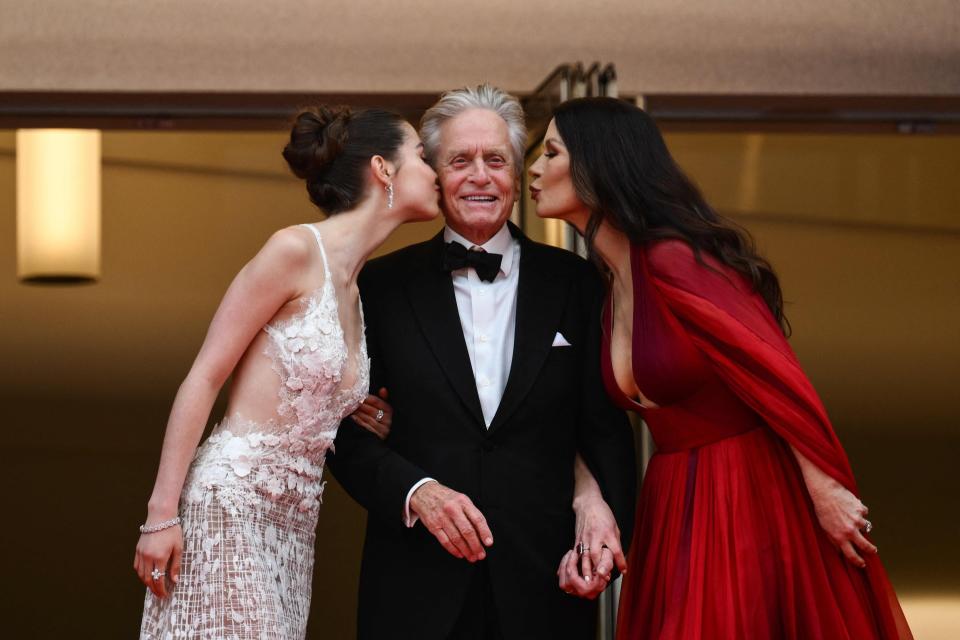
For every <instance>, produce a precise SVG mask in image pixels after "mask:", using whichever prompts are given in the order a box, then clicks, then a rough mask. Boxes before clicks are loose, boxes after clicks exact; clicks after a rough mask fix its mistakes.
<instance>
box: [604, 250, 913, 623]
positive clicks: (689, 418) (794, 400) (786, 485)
mask: <svg viewBox="0 0 960 640" xmlns="http://www.w3.org/2000/svg"><path fill="white" fill-rule="evenodd" d="M631 259H632V266H633V286H634V292H635V293H634V319H633V332H634V333H633V374H634V377H635V380H636V384H637V387H638V388H639V389H640V391H641V392H642V393H643V394H644V396H646V397H647V398H648V399H649V400H650V401H652V402H654V403H656V404H657V405H658V408H655V409H642V408H641V407H640V406H639V405H638V404H637V403H636V402H634V401H633V400H631V399H629V398H627V397H626V396H625V395H624V394H623V392H622V391H621V390H620V388H619V387H618V385H617V383H616V381H615V379H614V376H613V368H612V365H611V362H610V343H609V336H610V330H611V322H612V314H611V310H610V305H609V301H608V304H607V307H606V309H605V311H604V338H605V341H604V345H605V348H604V351H603V352H604V356H603V374H604V382H605V384H606V386H607V389H608V391H609V393H610V394H611V396H612V397H613V398H614V399H615V401H616V402H617V403H618V404H619V405H621V406H623V407H624V408H627V409H630V410H634V411H639V412H640V413H641V415H642V416H643V418H644V420H645V421H646V423H647V425H648V426H649V427H650V431H651V433H652V435H653V439H654V441H655V442H656V445H657V453H656V455H654V456H653V459H652V460H651V461H650V465H649V467H648V469H647V473H646V476H645V478H644V482H643V490H642V492H641V496H640V501H639V506H638V509H637V526H636V530H635V533H634V538H633V541H632V543H631V546H630V553H629V571H628V574H627V575H626V576H625V578H624V582H623V591H622V593H621V599H620V613H619V620H618V625H617V638H618V640H679V639H683V640H700V639H703V640H726V639H730V640H734V639H736V640H741V639H750V640H763V639H770V638H778V639H779V638H796V639H798V640H801V639H802V640H812V639H815V638H822V639H825V640H843V639H847V638H849V639H851V640H868V639H871V638H884V639H886V638H898V639H902V638H912V635H911V633H910V629H909V628H908V626H907V623H906V620H905V619H904V617H903V612H902V611H901V609H900V605H899V603H898V602H897V598H896V595H895V594H894V592H893V588H892V586H891V585H890V582H889V580H888V578H887V575H886V572H885V571H884V569H883V566H882V565H881V564H880V560H879V558H878V557H877V556H875V555H865V556H863V557H864V559H865V560H866V562H867V568H866V569H858V568H856V567H854V566H852V565H850V564H849V563H848V562H847V561H846V560H845V559H844V558H843V556H842V554H841V553H840V552H839V551H838V550H837V549H836V548H835V547H834V546H833V545H832V544H831V543H830V541H829V540H828V538H827V536H826V534H825V533H824V531H823V530H822V529H821V528H820V525H819V523H818V521H817V518H816V515H815V514H814V511H813V505H812V503H811V501H810V498H809V495H808V494H807V491H806V487H805V485H804V483H803V478H802V476H801V474H800V468H799V466H798V464H797V461H796V458H795V457H794V455H793V453H792V452H791V450H790V446H789V445H793V446H794V447H796V449H797V450H798V451H800V452H801V453H802V454H803V455H804V456H806V457H807V458H808V459H809V460H810V461H812V462H813V463H815V464H816V465H817V466H819V468H820V469H822V470H823V471H825V472H826V473H828V474H829V475H830V476H832V477H834V478H836V479H837V481H839V482H840V483H841V484H842V485H843V486H845V487H847V488H848V489H849V490H850V491H852V492H853V493H857V488H856V483H855V482H854V479H853V473H852V471H851V469H850V464H849V462H848V461H847V457H846V455H845V453H844V451H843V448H842V447H841V446H840V442H839V441H838V440H837V437H836V435H835V434H834V432H833V428H832V427H831V426H830V422H829V420H828V419H827V416H826V413H825V411H824V408H823V405H822V404H821V403H820V400H819V398H818V397H817V395H816V392H815V391H814V390H813V387H812V386H811V385H810V382H809V381H808V380H807V378H806V376H804V374H803V372H802V371H801V369H800V366H799V364H798V362H797V359H796V357H795V356H794V354H793V351H792V350H791V349H790V347H789V346H788V344H787V341H786V339H785V338H784V336H783V334H782V333H781V331H780V328H779V327H778V325H777V323H776V321H775V320H774V318H773V315H772V314H771V313H770V311H769V309H768V308H767V306H766V304H765V303H764V302H763V299H762V298H761V297H760V296H758V295H757V294H756V293H754V292H753V290H752V287H750V286H749V284H748V283H747V281H746V280H744V279H743V278H742V277H741V276H740V275H739V274H738V273H737V272H735V271H733V270H732V269H729V268H728V267H726V266H724V265H722V264H721V263H719V262H718V261H716V260H714V259H713V258H712V257H710V256H707V255H703V260H704V261H705V262H706V263H707V264H709V265H710V266H711V267H713V269H716V271H713V270H711V269H710V268H707V267H704V266H702V265H701V264H699V263H698V262H696V260H695V258H694V256H693V252H692V250H691V249H690V248H689V246H688V245H687V244H685V243H683V242H681V241H672V240H671V241H661V242H658V243H656V244H654V245H652V246H651V247H650V248H649V249H643V248H639V247H634V248H633V249H632V252H631Z"/></svg>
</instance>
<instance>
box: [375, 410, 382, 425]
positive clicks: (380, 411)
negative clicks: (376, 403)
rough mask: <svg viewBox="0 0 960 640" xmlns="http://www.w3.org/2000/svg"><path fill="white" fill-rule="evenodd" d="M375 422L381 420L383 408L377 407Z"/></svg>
mask: <svg viewBox="0 0 960 640" xmlns="http://www.w3.org/2000/svg"><path fill="white" fill-rule="evenodd" d="M375 420H376V421H377V422H380V421H381V420H383V409H377V417H376V418H375Z"/></svg>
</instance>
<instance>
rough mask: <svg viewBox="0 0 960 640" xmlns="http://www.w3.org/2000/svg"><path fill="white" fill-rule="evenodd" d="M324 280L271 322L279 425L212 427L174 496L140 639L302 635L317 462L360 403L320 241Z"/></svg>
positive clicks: (362, 393)
mask: <svg viewBox="0 0 960 640" xmlns="http://www.w3.org/2000/svg"><path fill="white" fill-rule="evenodd" d="M304 226H305V227H307V228H309V229H310V230H311V231H312V232H313V234H314V236H315V237H316V240H317V246H318V248H319V251H320V255H321V257H322V260H323V267H324V271H325V276H324V282H323V285H322V286H321V287H320V288H319V289H317V290H316V291H314V292H312V293H311V294H310V295H308V296H306V297H305V298H304V300H303V303H302V304H303V308H302V309H301V311H300V312H299V313H297V314H294V315H293V316H292V317H290V318H289V319H287V320H285V321H282V322H277V323H274V324H268V325H267V326H265V327H264V329H263V330H264V331H265V332H266V333H267V335H268V337H269V340H268V347H267V350H266V355H267V356H268V357H269V358H270V359H271V362H272V366H273V369H274V370H275V371H276V372H277V374H278V377H279V393H278V403H277V416H278V419H277V420H271V421H269V422H254V421H250V420H245V419H244V418H242V417H241V416H239V415H232V416H228V417H227V418H225V419H224V420H223V421H222V422H221V423H220V424H219V425H217V426H216V427H215V428H214V430H213V433H212V434H211V435H210V437H209V438H208V439H207V440H206V442H204V443H203V444H202V445H201V446H200V447H199V449H198V450H197V454H196V456H195V458H194V461H193V463H192V465H191V467H190V472H189V474H188V476H187V479H186V482H185V484H184V489H183V493H182V495H181V500H180V515H181V517H182V518H183V525H182V526H183V533H184V552H183V560H182V569H181V577H180V580H179V582H178V584H177V585H176V586H175V587H174V589H173V590H172V592H171V593H170V595H169V596H168V597H167V598H166V599H163V600H161V599H159V598H156V597H155V596H153V595H152V593H151V592H150V591H149V590H148V591H147V595H146V600H145V604H144V616H143V622H142V624H141V638H151V639H153V638H158V639H161V638H162V639H163V640H166V639H167V638H170V639H175V638H230V639H232V638H236V639H238V640H240V639H246V638H256V639H257V640H261V639H262V640H268V639H269V640H274V639H281V638H282V639H288V638H303V637H304V635H305V633H306V622H307V614H308V612H309V609H310V590H311V579H312V575H313V554H314V536H315V529H316V524H317V517H318V514H319V506H320V500H321V497H322V493H323V482H322V475H323V465H324V461H325V457H326V452H327V450H328V449H330V448H331V447H332V446H333V440H334V438H335V437H336V435H337V428H338V427H339V425H340V421H341V420H343V419H344V418H345V417H346V416H348V415H349V414H350V413H352V412H353V411H354V410H355V409H356V408H357V407H358V406H359V405H360V403H361V402H362V401H363V399H364V398H365V397H366V394H367V390H368V387H369V379H370V360H369V358H368V357H367V349H366V342H365V340H364V339H363V331H362V329H363V326H362V325H363V312H362V307H361V309H360V322H361V332H360V333H359V336H360V339H359V343H358V345H357V346H355V347H354V348H353V349H350V348H348V345H347V344H346V341H345V339H344V331H343V327H342V325H341V323H340V316H339V307H338V303H337V298H336V294H335V291H334V287H333V283H332V282H331V281H330V277H329V274H330V268H329V264H328V263H327V257H326V252H325V251H324V249H323V241H322V239H321V237H320V234H319V233H318V232H317V230H316V229H315V228H314V227H313V226H310V225H304Z"/></svg>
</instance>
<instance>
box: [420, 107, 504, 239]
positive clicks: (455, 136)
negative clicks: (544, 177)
mask: <svg viewBox="0 0 960 640" xmlns="http://www.w3.org/2000/svg"><path fill="white" fill-rule="evenodd" d="M436 162H437V167H436V169H437V175H438V176H439V178H440V191H441V198H440V203H441V205H440V206H441V209H442V210H443V214H444V216H445V217H446V219H447V224H448V225H449V226H450V228H451V229H453V230H454V231H456V232H457V233H459V234H460V235H462V236H463V237H465V238H467V239H468V240H470V241H471V242H474V243H476V244H482V243H484V242H486V241H487V240H489V239H490V238H491V237H492V236H493V235H494V234H495V233H496V232H497V231H499V230H500V227H502V226H503V223H504V222H506V220H507V218H508V217H510V212H511V211H512V210H513V203H514V201H515V200H516V194H517V180H516V173H515V168H514V166H513V156H512V155H511V153H510V138H509V133H508V129H507V123H506V122H504V121H503V118H501V117H500V116H498V115H497V114H496V113H494V112H493V111H490V110H488V109H469V110H467V111H464V112H463V113H461V114H459V115H458V116H456V117H454V118H451V119H450V120H448V121H446V122H445V123H444V124H443V125H442V126H441V128H440V149H439V152H438V153H437V157H436Z"/></svg>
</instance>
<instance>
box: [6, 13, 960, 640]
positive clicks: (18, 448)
mask: <svg viewBox="0 0 960 640" xmlns="http://www.w3.org/2000/svg"><path fill="white" fill-rule="evenodd" d="M595 62H597V63H598V64H595ZM485 81H488V82H492V83H494V84H497V85H499V86H501V87H503V88H505V89H507V90H509V91H511V92H513V93H515V94H516V95H518V96H520V97H521V98H522V100H523V101H524V104H525V106H526V107H527V111H528V116H529V125H530V128H531V133H532V135H531V140H530V143H531V157H532V155H533V154H534V153H535V152H536V145H537V143H538V136H539V135H540V133H541V132H542V129H543V128H544V126H545V124H546V120H547V119H548V114H549V109H550V107H551V106H552V105H554V104H556V103H557V102H558V101H560V100H562V99H565V98H567V97H572V96H574V95H582V94H598V93H601V94H602V93H606V94H616V95H619V96H620V97H622V98H624V99H629V100H633V101H636V102H637V103H638V104H640V105H641V106H643V107H644V108H646V109H647V110H648V111H649V112H650V113H651V114H652V115H653V116H654V117H655V118H656V119H657V121H658V122H659V124H660V126H661V127H662V129H663V130H664V132H665V134H666V138H667V142H668V145H669V146H670V148H671V151H672V152H673V153H674V154H675V156H676V158H677V159H678V161H679V162H680V164H681V165H682V166H683V167H684V168H685V169H686V170H687V171H688V172H689V173H690V175H691V176H692V177H693V178H694V179H695V181H696V182H697V183H698V184H699V185H700V186H701V188H702V189H703V190H704V192H705V193H706V195H707V198H708V199H709V200H710V201H711V202H712V203H713V204H714V205H715V206H716V207H717V208H718V209H719V210H720V211H721V212H723V213H725V214H727V215H729V216H731V217H733V218H734V219H735V220H737V221H738V222H740V223H741V224H743V225H744V226H746V227H747V228H748V229H749V230H750V231H751V232H752V233H753V234H754V236H755V237H756V238H757V241H758V244H759V245H760V247H761V250H762V252H763V253H764V254H765V255H766V256H767V257H768V258H769V259H770V260H771V261H772V262H773V264H774V265H775V267H776V268H777V270H778V272H779V274H780V276H781V280H782V284H783V288H784V292H785V298H786V300H787V313H788V314H789V317H790V319H791V322H792V324H793V329H794V333H793V338H792V344H793V346H794V348H795V349H796V351H797V353H798V355H799V357H800V360H801V361H802V363H803V364H804V366H805V368H806V370H807V372H808V373H809V375H810V377H811V378H812V380H813V382H814V384H815V386H816V387H817V389H818V390H819V392H820V393H821V395H822V397H823V399H824V402H825V404H826V406H827V408H828V410H829V412H830V414H831V416H832V418H833V420H834V423H835V426H836V429H837V431H838V433H839V435H840V438H841V440H842V441H843V443H844V445H845V446H846V448H847V451H848V453H849V455H850V458H851V461H852V463H853V465H854V469H855V471H856V473H857V476H858V480H859V484H860V486H861V489H862V491H863V494H864V499H865V502H866V503H867V504H868V505H869V506H870V508H871V520H872V521H873V523H874V525H875V531H874V536H873V537H874V539H875V540H876V542H877V543H878V545H879V547H880V550H881V556H882V557H883V558H884V561H885V564H886V567H887V569H888V571H889V573H890V576H891V578H892V580H893V582H894V585H895V586H896V588H897V590H898V593H899V595H900V597H901V602H902V604H903V606H904V609H905V611H906V614H907V617H908V619H909V620H910V622H911V625H912V627H913V630H914V633H915V635H916V637H917V638H918V639H928V638H929V639H940V638H943V639H946V638H951V639H952V638H956V637H960V554H958V551H957V542H958V540H960V513H958V506H960V481H958V479H957V460H958V453H960V428H958V420H957V417H956V416H957V411H956V408H955V405H954V401H955V399H956V395H955V394H956V393H957V392H956V384H957V383H956V381H957V380H958V379H960V4H958V3H957V2H955V0H924V1H917V2H912V3H904V2H899V1H892V0H873V1H856V0H850V1H840V2H837V1H835V0H834V1H832V2H827V1H826V0H810V1H808V2H806V3H793V2H781V1H777V0H774V1H768V2H763V3H754V2H749V1H747V0H730V1H729V2H725V3H716V2H709V1H707V0H690V1H687V2H684V3H676V2H669V1H667V0H646V1H644V2H635V1H632V0H608V1H606V2H597V3H592V4H590V5H589V6H587V5H586V4H585V3H579V2H574V1H573V0H554V1H553V2H545V1H542V0H531V1H528V2H524V3H513V2H507V1H506V0H488V1H486V2H481V3H474V4H472V5H470V6H469V7H464V6H458V5H454V4H452V3H450V4H440V3H434V2H429V1H428V0H411V1H407V2H396V1H394V2H386V1H379V0H350V1H348V0H330V1H325V2H311V1H304V0H301V2H292V1H289V0H274V1H273V2H270V3H261V2H252V1H250V0H235V1H233V2H223V1H222V0H201V1H195V2H187V1H185V0H175V1H172V0H167V1H163V2H161V1H159V0H145V1H141V2H137V3H128V2H121V1H120V0H90V1H88V2H84V3H76V2H69V1H67V0H48V1H44V2H36V3H30V4H27V3H16V2H13V1H12V0H0V425H2V426H3V428H4V432H3V435H4V437H3V438H2V441H0V456H2V459H3V460H4V463H3V464H2V466H0V468H2V474H3V475H2V476H0V478H2V479H3V484H4V486H5V489H6V491H5V493H6V497H5V499H4V522H5V524H4V526H2V527H0V542H2V544H3V547H2V548H3V549H4V550H5V551H6V553H5V554H4V555H5V559H4V562H3V566H4V568H5V574H6V579H4V580H2V581H0V618H2V619H3V620H4V628H5V629H6V630H7V631H6V632H5V634H4V635H5V637H13V638H63V637H70V638H130V637H136V634H137V630H138V628H139V627H138V625H139V617H140V612H141V607H142V598H143V588H142V586H141V585H140V583H139V582H138V580H137V578H136V576H135V574H134V573H133V571H132V570H131V564H132V559H133V550H134V546H135V544H136V540H137V537H138V533H137V525H139V524H140V523H141V522H142V520H143V517H144V515H145V509H146V500H147V498H148V496H149V493H150V490H151V487H152V483H153V479H154V474H155V472H156V465H157V461H158V456H159V448H160V442H161V438H162V434H163V428H164V426H165V422H166V415H167V412H168V410H169V407H170V403H171V401H172V399H173V395H174V393H175V392H176V389H177V387H178V385H179V383H180V381H181V380H182V378H183V376H184V375H185V374H186V372H187V370H188V368H189V366H190V363H191V362H192V360H193V357H194V355H195V353H196V350H197V349H198V347H199V345H200V343H201V341H202V339H203V336H204V333H205V331H206V326H207V323H208V322H209V320H210V317H211V316H212V314H213V312H214V310H215V309H216V306H217V304H218V303H219V301H220V297H221V296H222V294H223V292H224V290H225V288H226V286H227V285H228V284H229V282H230V280H231V279H232V277H233V276H234V274H235V273H236V272H237V271H238V270H239V269H240V268H241V267H242V266H243V264H244V263H245V262H246V261H247V260H248V259H249V258H250V257H251V256H252V255H253V254H254V253H255V252H256V251H257V249H258V248H259V247H260V246H261V245H262V243H263V242H264V241H265V239H266V238H267V237H268V236H269V235H270V233H271V232H272V231H274V230H276V229H278V228H280V227H283V226H287V225H290V224H296V223H300V222H307V221H312V220H315V219H317V217H318V215H319V214H318V213H317V212H316V211H315V210H314V209H313V208H312V207H311V205H310V204H309V202H308V200H307V198H306V193H305V192H304V190H303V187H302V184H301V183H299V182H298V181H296V180H295V179H293V178H292V177H290V176H289V175H288V173H287V171H286V169H285V166H284V163H283V160H282V158H281V157H280V150H281V148H282V147H283V144H284V142H285V137H286V131H285V129H286V127H287V122H288V121H289V118H290V116H291V114H292V113H293V112H294V111H295V109H296V107H297V106H298V105H302V104H311V103H315V102H334V103H348V104H352V105H355V106H359V107H362V106H369V105H378V106H386V107H389V108H392V109H394V110H397V111H399V112H401V113H402V114H404V115H405V116H406V117H408V118H409V119H410V120H411V121H412V122H414V123H416V122H417V121H418V120H419V117H420V115H421V114H422V112H423V110H424V109H425V108H426V107H428V106H429V105H430V104H432V102H433V101H435V100H436V98H437V97H438V95H439V93H440V92H441V91H442V90H444V89H448V88H454V87H458V86H462V85H465V84H475V83H479V82H485ZM48 127H55V128H61V127H71V128H82V129H93V130H97V131H100V132H101V134H100V145H101V155H100V159H99V167H100V172H101V175H100V185H101V186H100V208H99V210H100V232H99V236H98V237H99V248H98V256H99V264H98V265H97V268H96V274H95V277H94V278H93V279H92V282H87V283H81V284H78V283H72V284H64V283H62V282H61V283H54V284H51V283H49V282H45V283H44V282H41V283H37V282H25V281H23V280H22V279H21V278H19V277H18V244H17V232H18V225H17V170H16V166H17V153H18V149H17V136H16V131H17V130H18V129H33V128H48ZM21 153H22V150H21ZM70 177H72V176H63V177H62V186H63V188H64V189H66V186H67V183H68V182H69V178H70ZM55 184H58V183H55ZM59 188H60V187H59V186H57V187H55V189H59ZM528 205H529V203H527V202H521V203H520V206H519V207H518V209H517V211H516V214H515V219H516V220H517V222H518V223H520V224H521V225H522V226H523V227H524V229H525V230H526V232H527V233H528V234H529V235H531V236H532V237H534V238H537V239H540V240H542V241H549V242H552V243H555V244H560V245H569V244H570V243H571V237H570V235H569V232H568V231H567V230H566V229H564V228H563V227H562V226H556V225H552V224H551V225H545V224H544V223H543V221H540V220H539V219H537V218H536V217H535V216H532V215H531V214H530V211H529V206H528ZM439 228H440V223H424V224H417V225H409V226H407V227H403V228H401V229H399V230H398V231H397V232H396V233H395V234H394V236H392V237H391V238H390V240H389V241H388V243H387V244H386V245H385V246H384V247H383V248H382V251H381V252H387V251H390V250H393V249H396V248H399V247H401V246H404V245H406V244H409V243H411V242H416V241H419V240H422V239H425V238H427V237H429V236H431V235H432V234H434V233H435V232H436V231H437V230H438V229H439ZM221 411H222V405H218V407H217V408H216V409H215V410H214V414H213V415H212V416H211V424H212V423H213V422H215V421H216V420H217V419H218V418H219V417H220V412H221ZM364 518H365V515H364V513H363V511H362V510H361V509H360V508H358V507H357V506H356V505H355V504H354V503H353V502H352V501H351V500H350V499H349V497H347V496H346V495H345V494H344V493H343V492H342V490H340V488H339V487H338V486H336V482H335V481H333V479H332V478H331V482H330V485H328V489H327V492H326V494H325V500H324V505H323V508H322V510H321V518H320V524H319V529H318V548H317V563H316V572H315V576H314V598H313V609H312V615H311V623H310V631H309V633H308V637H310V638H319V637H323V638H350V637H353V634H354V629H355V621H354V616H355V610H356V588H357V579H358V568H359V557H360V545H361V542H362V532H363V526H364Z"/></svg>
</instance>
